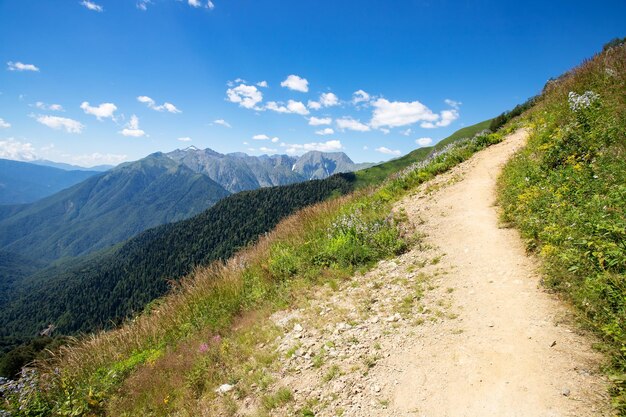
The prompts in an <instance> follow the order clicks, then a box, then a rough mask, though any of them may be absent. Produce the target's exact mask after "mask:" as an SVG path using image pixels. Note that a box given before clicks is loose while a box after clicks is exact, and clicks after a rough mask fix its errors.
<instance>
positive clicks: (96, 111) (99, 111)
mask: <svg viewBox="0 0 626 417" xmlns="http://www.w3.org/2000/svg"><path fill="white" fill-rule="evenodd" d="M80 108H81V109H83V111H84V112H85V113H87V114H91V115H93V116H96V118H97V119H98V120H102V119H106V118H109V117H110V118H111V119H114V115H113V113H115V110H117V106H116V105H115V104H113V103H102V104H100V105H99V106H98V107H92V106H90V105H89V102H87V101H83V102H82V104H81V105H80Z"/></svg>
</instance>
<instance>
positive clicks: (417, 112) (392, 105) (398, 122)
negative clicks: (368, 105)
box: [370, 98, 439, 128]
mask: <svg viewBox="0 0 626 417" xmlns="http://www.w3.org/2000/svg"><path fill="white" fill-rule="evenodd" d="M372 105H373V106H374V113H373V114H372V120H371V122H370V125H371V126H372V127H373V128H380V127H383V126H388V127H398V126H406V125H410V124H413V123H416V122H420V121H426V122H435V121H437V120H438V119H439V116H438V115H437V114H435V113H433V112H432V111H431V110H430V109H429V108H428V107H426V106H425V105H423V104H422V103H420V102H419V101H412V102H402V101H393V102H391V101H389V100H386V99H384V98H379V99H378V100H376V101H374V102H373V103H372Z"/></svg>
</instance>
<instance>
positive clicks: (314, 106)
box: [307, 100, 322, 110]
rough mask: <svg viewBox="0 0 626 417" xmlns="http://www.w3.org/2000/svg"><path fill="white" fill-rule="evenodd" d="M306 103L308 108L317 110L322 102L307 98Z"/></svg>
mask: <svg viewBox="0 0 626 417" xmlns="http://www.w3.org/2000/svg"><path fill="white" fill-rule="evenodd" d="M307 105H308V106H309V109H311V110H319V109H321V108H322V104H321V103H320V102H318V101H312V100H309V102H308V103H307Z"/></svg>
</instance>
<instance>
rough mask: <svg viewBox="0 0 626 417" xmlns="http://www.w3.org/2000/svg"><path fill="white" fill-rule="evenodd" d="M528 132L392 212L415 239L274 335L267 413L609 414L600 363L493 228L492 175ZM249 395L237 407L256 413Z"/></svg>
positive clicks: (290, 317) (289, 318)
mask: <svg viewBox="0 0 626 417" xmlns="http://www.w3.org/2000/svg"><path fill="white" fill-rule="evenodd" d="M525 139H526V132H525V131H519V132H517V133H515V134H512V135H511V136H510V137H509V138H507V140H505V141H504V142H502V143H500V144H498V145H495V146H492V147H490V148H488V149H486V150H484V151H482V152H479V153H478V154H477V155H475V156H474V157H473V158H471V159H470V160H468V161H466V162H465V163H463V164H461V165H459V166H458V167H456V168H454V169H452V170H451V171H449V172H448V173H446V174H444V175H441V176H438V177H437V178H435V179H434V180H433V181H431V182H430V183H428V184H425V185H424V186H422V187H420V190H419V191H417V192H416V193H415V194H413V195H411V196H408V197H406V198H405V199H404V200H403V201H402V202H401V203H400V204H399V206H398V209H404V210H405V211H406V213H407V215H408V217H409V220H410V221H411V222H412V223H413V224H414V225H415V226H416V229H417V230H418V231H420V232H425V233H426V237H425V243H424V244H422V245H420V246H419V247H416V248H414V249H413V250H411V251H410V252H408V253H406V254H404V255H402V256H400V257H398V258H396V259H394V260H392V261H382V262H380V263H379V265H378V266H377V267H376V268H375V269H374V270H372V271H370V272H368V273H366V274H364V275H356V276H355V277H353V278H352V279H350V280H348V281H347V282H345V283H344V284H342V285H341V287H340V288H338V289H337V288H334V289H332V288H325V289H322V290H320V291H319V294H317V296H315V297H312V298H311V299H310V302H309V304H308V305H306V306H303V307H302V308H300V309H297V310H292V311H283V312H279V313H276V314H274V315H273V317H272V319H273V322H274V323H275V324H276V325H277V326H279V327H281V328H282V329H283V331H282V333H283V336H281V337H279V338H278V339H277V340H276V342H275V345H274V346H271V347H270V346H266V347H265V348H271V349H276V350H278V352H280V355H279V356H280V363H279V364H278V366H277V367H275V368H274V370H273V371H272V373H273V374H272V379H273V381H274V383H273V389H278V388H279V387H288V388H289V389H290V390H291V391H292V392H293V400H292V401H291V403H290V405H289V406H286V407H284V408H282V409H275V410H273V411H272V413H271V414H272V415H285V416H293V415H311V414H310V413H308V414H307V413H305V412H304V410H310V411H312V412H314V415H315V416H318V417H323V416H339V415H342V416H423V417H464V416H467V417H470V416H471V417H513V416H520V417H521V416H524V417H548V416H550V417H552V416H554V417H556V416H577V417H583V416H608V415H610V411H608V405H607V404H608V403H609V400H608V398H607V394H606V390H607V385H606V381H605V380H604V378H603V377H602V376H601V374H600V373H599V371H598V367H599V364H600V361H601V360H602V358H601V356H600V355H599V354H597V353H596V352H595V351H593V350H592V349H591V344H592V341H591V340H590V339H589V338H587V337H585V336H583V335H580V334H579V333H578V332H577V330H576V328H575V327H574V326H571V325H569V324H568V321H569V320H568V317H571V316H572V315H571V313H570V312H568V311H567V308H566V307H565V306H564V304H563V303H561V302H559V301H558V300H557V299H556V298H555V297H554V296H552V295H549V294H548V293H546V292H545V291H544V290H543V289H542V288H541V287H540V285H539V275H538V273H537V271H536V270H537V265H536V264H535V263H534V261H533V260H532V258H529V257H528V256H527V255H526V254H525V250H524V247H523V244H522V241H521V239H520V237H519V235H518V234H517V232H516V231H515V230H514V229H506V228H501V227H500V226H499V222H498V212H497V207H494V201H495V185H496V178H497V176H498V174H499V172H500V170H501V167H502V166H503V164H504V163H505V162H506V161H507V160H508V159H509V158H510V157H511V156H512V155H513V154H514V152H515V151H516V150H518V149H520V148H521V147H522V146H523V144H524V141H525ZM255 397H256V396H250V397H246V398H242V399H240V401H241V403H240V407H241V408H240V411H239V413H240V414H241V415H255V412H256V410H258V409H259V406H260V402H259V398H258V397H256V398H255Z"/></svg>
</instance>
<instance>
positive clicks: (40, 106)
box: [35, 101, 65, 111]
mask: <svg viewBox="0 0 626 417" xmlns="http://www.w3.org/2000/svg"><path fill="white" fill-rule="evenodd" d="M35 107H37V108H38V109H41V110H51V111H65V110H64V109H63V106H61V105H60V104H46V103H44V102H43V101H38V102H36V103H35Z"/></svg>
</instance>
